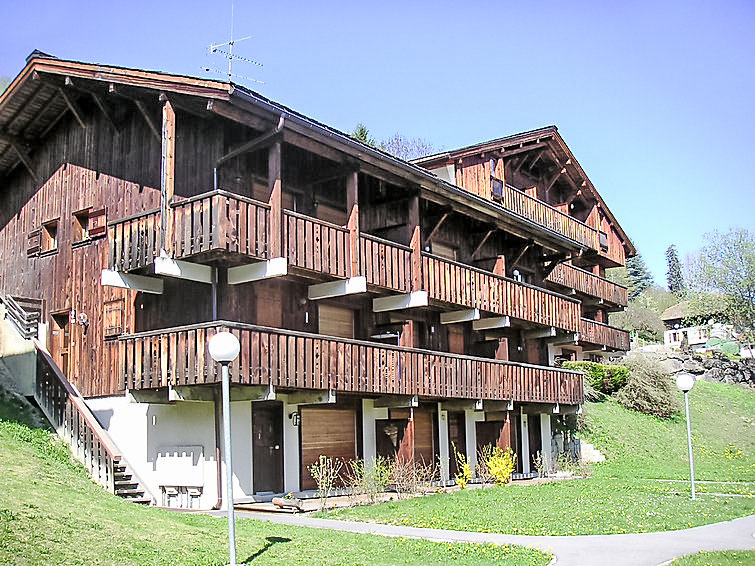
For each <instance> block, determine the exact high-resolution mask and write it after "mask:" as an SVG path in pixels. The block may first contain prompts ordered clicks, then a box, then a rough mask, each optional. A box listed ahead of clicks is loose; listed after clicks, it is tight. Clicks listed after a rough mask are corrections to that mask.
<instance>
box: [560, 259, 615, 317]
mask: <svg viewBox="0 0 755 566" xmlns="http://www.w3.org/2000/svg"><path fill="white" fill-rule="evenodd" d="M546 281H548V282H549V283H553V284H555V285H559V286H562V287H568V288H571V289H575V290H576V291H580V292H582V293H584V294H586V295H590V296H592V297H598V298H601V299H604V300H607V301H610V302H612V303H616V304H618V305H622V306H626V305H627V303H628V290H627V288H626V287H624V286H623V285H619V284H618V283H614V282H613V281H610V280H609V279H606V278H605V277H600V276H599V275H595V274H594V273H592V272H590V271H587V270H585V269H581V268H579V267H576V266H575V265H572V264H570V263H560V264H558V265H557V266H556V267H555V269H553V271H551V273H550V274H549V275H548V277H547V278H546Z"/></svg>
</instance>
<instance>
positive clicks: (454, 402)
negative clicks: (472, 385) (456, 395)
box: [440, 399, 483, 411]
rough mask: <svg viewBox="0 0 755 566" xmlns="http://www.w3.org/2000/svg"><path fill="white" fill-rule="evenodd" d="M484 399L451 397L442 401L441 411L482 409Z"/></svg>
mask: <svg viewBox="0 0 755 566" xmlns="http://www.w3.org/2000/svg"><path fill="white" fill-rule="evenodd" d="M482 407H483V400H482V399H449V400H448V401H441V402H440V410H441V411H482Z"/></svg>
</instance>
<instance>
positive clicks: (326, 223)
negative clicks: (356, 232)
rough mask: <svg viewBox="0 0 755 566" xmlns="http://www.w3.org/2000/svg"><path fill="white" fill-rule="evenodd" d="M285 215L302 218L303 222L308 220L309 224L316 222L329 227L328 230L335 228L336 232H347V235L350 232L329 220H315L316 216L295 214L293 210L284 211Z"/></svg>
mask: <svg viewBox="0 0 755 566" xmlns="http://www.w3.org/2000/svg"><path fill="white" fill-rule="evenodd" d="M283 214H285V215H286V216H293V217H294V218H301V219H302V220H306V221H307V222H314V223H315V224H320V225H322V226H327V227H328V228H335V229H336V230H340V231H342V232H346V233H347V234H348V232H349V229H348V228H346V226H341V225H339V224H334V223H333V222H328V221H327V220H323V219H322V218H315V217H314V216H308V215H307V214H302V213H301V212H294V211H293V210H288V209H284V210H283Z"/></svg>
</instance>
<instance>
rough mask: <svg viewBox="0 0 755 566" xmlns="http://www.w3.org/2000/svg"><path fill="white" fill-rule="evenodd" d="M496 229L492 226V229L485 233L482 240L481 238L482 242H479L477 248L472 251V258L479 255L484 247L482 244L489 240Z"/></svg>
mask: <svg viewBox="0 0 755 566" xmlns="http://www.w3.org/2000/svg"><path fill="white" fill-rule="evenodd" d="M495 231H496V229H495V228H492V229H491V230H488V231H487V232H486V233H485V235H484V236H483V237H482V240H480V243H479V244H477V247H475V249H474V250H473V251H472V259H474V258H475V257H476V256H477V254H478V253H479V251H480V250H481V249H482V246H484V245H485V242H487V241H488V239H489V238H490V236H492V235H493V234H495Z"/></svg>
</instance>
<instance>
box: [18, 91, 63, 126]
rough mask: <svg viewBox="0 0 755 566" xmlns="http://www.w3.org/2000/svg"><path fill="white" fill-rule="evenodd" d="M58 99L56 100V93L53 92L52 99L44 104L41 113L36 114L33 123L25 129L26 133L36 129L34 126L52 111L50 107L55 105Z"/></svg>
mask: <svg viewBox="0 0 755 566" xmlns="http://www.w3.org/2000/svg"><path fill="white" fill-rule="evenodd" d="M55 102H56V98H55V92H53V93H52V94H51V95H50V97H49V98H48V99H47V101H46V102H45V103H44V106H42V108H40V110H39V112H36V113H35V114H34V118H32V119H31V121H30V122H29V123H28V124H26V127H25V128H24V133H26V132H29V131H30V130H32V129H33V128H34V125H35V124H36V123H37V122H38V121H39V119H40V118H41V117H42V116H44V115H45V114H47V111H48V110H49V109H50V107H51V106H52V105H53V104H55Z"/></svg>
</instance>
